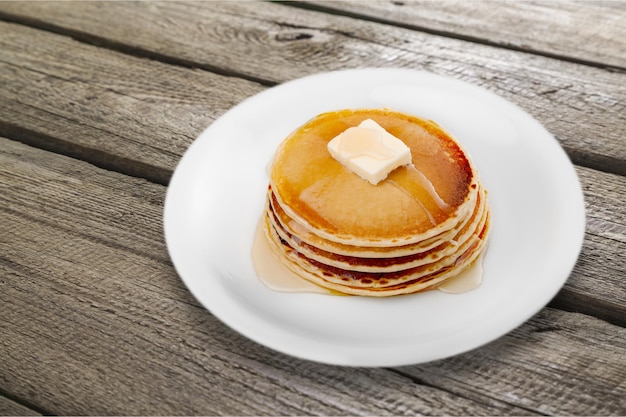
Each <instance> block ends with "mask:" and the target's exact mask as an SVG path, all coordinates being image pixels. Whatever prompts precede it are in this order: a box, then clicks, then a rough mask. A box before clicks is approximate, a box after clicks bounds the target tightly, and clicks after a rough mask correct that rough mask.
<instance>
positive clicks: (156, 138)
mask: <svg viewBox="0 0 626 417" xmlns="http://www.w3.org/2000/svg"><path fill="white" fill-rule="evenodd" d="M0 44H1V46H0V50H1V51H0V74H2V78H1V79H0V80H1V82H2V89H0V131H1V132H2V134H4V135H5V136H11V137H13V138H15V139H18V140H23V141H27V142H29V143H31V144H33V145H36V146H38V147H42V148H44V149H49V150H53V151H56V152H62V153H66V154H69V155H72V156H76V157H79V158H81V159H85V160H89V161H91V162H93V163H95V164H98V165H100V166H103V167H106V168H111V169H115V170H118V171H121V172H126V173H128V174H131V175H136V176H141V177H144V178H149V179H151V180H153V181H157V182H160V183H167V181H168V179H169V177H170V175H171V173H172V170H173V168H174V167H175V166H176V164H177V163H178V160H179V159H180V157H181V156H182V154H183V153H184V151H185V150H186V149H187V147H188V146H189V145H190V144H191V142H192V141H193V139H195V137H196V136H197V135H198V134H200V132H202V130H204V128H206V127H207V126H208V125H209V124H210V123H211V122H212V121H213V120H215V119H216V118H217V117H218V116H220V115H221V114H223V113H224V112H225V111H226V110H227V109H229V108H230V107H232V106H233V105H235V104H237V103H238V102H240V101H241V100H243V99H245V98H246V97H248V96H250V95H253V94H255V93H257V92H260V91H261V90H262V87H261V86H259V85H258V84H255V83H252V82H249V81H245V80H241V79H237V78H232V77H225V76H220V75H216V74H213V73H210V72H206V71H201V70H192V69H187V68H181V67H177V66H172V65H167V64H163V63H160V62H156V61H151V60H147V59H140V58H134V57H130V56H128V55H125V54H122V53H116V52H112V51H109V50H106V49H101V48H96V47H93V46H88V45H84V44H81V43H79V42H76V41H73V40H71V39H70V38H68V37H65V36H57V35H51V36H50V35H49V34H47V33H46V32H41V31H33V30H30V29H26V28H23V27H19V26H17V25H7V24H5V23H0Z"/></svg>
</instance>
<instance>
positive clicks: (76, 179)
mask: <svg viewBox="0 0 626 417" xmlns="http://www.w3.org/2000/svg"><path fill="white" fill-rule="evenodd" d="M580 171H583V172H584V175H582V176H581V179H582V180H583V181H594V182H600V183H601V182H603V181H605V180H603V179H604V178H606V177H607V176H611V174H606V173H602V172H596V171H593V170H589V169H584V168H583V169H581V170H579V172H580ZM611 181H612V180H611ZM609 182H610V181H609ZM0 188H1V189H2V193H0V236H1V237H2V238H0V254H2V255H1V256H0V285H1V287H2V291H0V305H2V306H3V307H2V308H3V320H2V321H0V334H2V335H3V337H2V338H0V357H2V358H5V359H6V360H5V361H4V365H3V366H2V367H0V384H1V385H0V390H3V391H5V392H11V393H13V395H15V396H16V397H20V398H27V399H28V400H29V402H30V403H31V404H36V405H37V406H38V407H40V408H41V409H45V410H49V411H50V412H52V413H59V414H81V415H84V414H175V413H176V414H238V415H241V414H273V415H276V414H307V415H313V414H316V415H317V414H325V415H331V414H332V415H338V414H344V415H345V414H351V415H372V414H411V415H415V414H427V415H440V414H448V415H450V414H456V415H458V414H463V415H476V414H492V415H493V414H496V415H503V414H509V415H510V414H514V415H522V414H542V413H555V414H567V413H572V414H596V413H597V414H604V413H607V414H619V412H620V411H621V410H623V408H622V407H623V403H622V402H621V398H623V395H622V394H623V393H624V382H623V381H624V380H625V379H624V369H626V367H624V365H625V363H624V360H625V356H624V353H625V350H624V340H625V336H626V335H625V333H624V332H625V330H624V329H623V328H620V327H618V326H614V325H611V324H608V323H606V322H603V321H602V320H599V319H596V318H592V317H589V316H585V315H581V314H577V313H568V312H563V311H558V310H553V309H545V310H543V311H542V313H541V314H540V315H538V316H537V317H535V318H533V319H532V320H531V321H530V322H529V323H527V324H525V325H523V326H522V327H520V329H518V330H516V331H515V332H513V333H512V334H510V335H507V336H505V337H504V338H502V339H499V340H498V341H495V342H493V343H491V344H489V345H487V346H485V347H483V348H480V349H477V350H475V351H472V352H469V353H466V354H464V355H460V356H458V357H455V358H452V359H448V360H444V361H438V362H435V363H432V364H427V365H420V366H413V367H403V368H398V369H362V368H356V369H353V368H342V367H333V366H325V365H319V364H315V363H311V362H306V361H301V360H298V359H294V358H291V357H288V356H285V355H282V354H278V353H276V352H273V351H271V350H269V349H266V348H263V347H260V346H258V345H256V344H255V343H253V342H250V341H248V340H246V339H244V338H243V337H241V336H239V335H238V334H236V333H235V332H233V331H230V330H229V329H227V328H226V327H225V326H224V325H222V324H221V322H219V321H218V320H217V319H215V318H214V317H213V316H212V315H211V314H210V313H209V312H207V311H206V310H204V309H203V308H201V307H200V306H199V305H198V303H197V302H196V301H195V300H194V299H193V297H192V296H191V295H190V294H189V292H188V291H187V290H186V289H185V287H184V285H183V284H182V282H181V280H180V279H179V278H178V277H177V276H176V274H175V272H174V269H173V267H172V265H171V263H170V261H169V257H168V255H167V252H166V249H165V244H164V242H163V238H162V230H161V222H162V218H161V216H162V200H163V197H164V193H165V187H163V186H161V185H158V184H153V183H150V182H148V181H146V180H143V179H138V178H132V177H128V176H124V175H121V174H118V173H115V172H110V171H106V170H103V169H100V168H97V167H94V166H93V165H90V164H88V163H86V162H83V161H77V160H74V159H72V158H68V157H64V156H60V155H56V154H52V153H49V152H46V151H43V150H39V149H35V148H31V147H28V146H26V145H23V144H20V143H17V142H14V141H9V140H6V139H2V141H1V142H0ZM618 192H622V191H620V190H618ZM622 195H623V194H622ZM614 198H619V196H615V197H614ZM595 204H596V203H595V202H594V200H593V198H591V199H590V200H589V201H588V210H589V213H590V215H591V216H592V217H594V218H598V219H601V218H602V216H603V214H602V209H601V208H598V209H596V208H594V207H595ZM596 212H599V213H596ZM622 218H623V217H622V216H621V215H620V216H619V217H618V220H619V219H622ZM597 221H598V222H600V220H597ZM619 221H621V220H619ZM623 226H624V223H621V225H619V227H623ZM597 228H598V229H600V232H597V234H598V235H599V236H600V235H602V233H609V234H611V236H613V234H614V233H615V230H613V229H611V230H606V228H605V227H603V226H600V225H597ZM602 231H604V232H602ZM618 236H619V237H618V239H623V234H622V233H621V232H619V233H618ZM607 248H608V245H607ZM615 250H616V251H617V252H613V253H612V254H610V255H608V256H607V257H608V258H613V259H615V262H617V263H618V266H617V267H618V268H622V270H623V268H624V262H623V261H620V260H618V257H619V251H620V249H619V248H617V249H615ZM586 256H587V251H585V252H584V253H583V255H582V257H583V258H584V257H586ZM605 259H606V258H603V259H598V260H597V261H598V262H605ZM619 262H621V263H619ZM578 268H579V272H578V273H575V274H574V275H573V277H572V279H578V278H577V277H578V276H579V275H576V274H580V271H581V270H580V267H578ZM582 271H583V273H582V274H580V277H581V278H584V277H585V274H587V273H588V274H591V275H594V274H595V276H596V279H598V280H600V279H602V280H605V281H610V278H611V277H610V276H609V277H607V276H604V275H600V274H603V273H604V272H603V271H601V272H594V271H597V269H594V268H590V269H589V270H588V271H587V270H586V269H585V268H583V269H582ZM622 276H623V275H622ZM607 278H608V279H607ZM568 285H570V284H568ZM615 285H616V286H615V287H614V290H615V291H616V293H614V294H613V295H614V296H615V297H618V298H617V301H618V302H620V303H623V300H624V297H622V296H621V295H620V293H619V291H623V288H622V286H621V281H620V283H616V284H615ZM590 295H591V296H593V294H590ZM592 345H593V346H592ZM54 364H57V365H54ZM514 370H515V371H514ZM518 370H521V371H520V372H522V373H523V375H522V376H520V375H519V374H518ZM522 381H526V382H523V383H522ZM583 393H588V394H586V395H585V396H584V397H580V398H583V399H584V401H581V402H580V403H577V402H575V401H574V400H573V398H574V397H579V395H581V394H583ZM547 405H549V406H547Z"/></svg>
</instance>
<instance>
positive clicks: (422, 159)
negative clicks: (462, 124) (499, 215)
mask: <svg viewBox="0 0 626 417" xmlns="http://www.w3.org/2000/svg"><path fill="white" fill-rule="evenodd" d="M367 119H371V120H374V121H375V122H376V123H378V124H379V125H380V126H382V127H383V128H384V129H385V130H386V131H387V132H389V133H390V134H392V135H394V136H395V137H396V138H398V139H399V140H400V141H402V142H403V143H404V144H405V145H406V146H407V147H408V150H409V151H410V155H411V163H410V164H405V165H403V166H400V167H398V168H395V169H393V170H392V171H391V172H390V173H389V174H388V176H387V177H386V178H385V179H383V180H382V181H380V182H379V183H377V184H376V185H374V184H373V183H371V182H369V181H367V180H365V179H364V178H362V177H361V176H359V175H357V174H355V172H353V171H351V170H350V169H348V168H347V167H346V166H344V165H343V164H342V163H340V162H339V161H338V160H336V159H334V158H333V157H332V156H331V154H330V153H329V151H328V149H327V145H328V142H329V141H330V140H331V139H333V138H334V137H336V136H337V135H339V134H341V133H342V132H343V131H345V130H346V129H347V128H349V127H352V126H357V125H359V124H360V123H361V122H363V121H364V120H367ZM405 149H406V148H405ZM263 225H264V230H265V234H266V238H267V239H268V242H269V243H270V247H271V248H272V250H273V252H275V253H276V254H277V256H278V257H279V258H280V260H281V262H282V263H283V264H284V265H285V266H286V267H287V268H288V269H289V270H291V271H292V272H293V273H294V274H296V275H297V276H299V277H301V278H304V279H306V280H308V281H310V282H313V283H315V284H317V285H319V286H322V287H324V288H327V289H330V290H333V291H338V292H341V293H345V294H355V295H366V296H376V297H382V296H391V295H399V294H407V293H412V292H417V291H423V290H425V289H429V288H432V287H433V286H436V285H438V284H440V283H442V282H444V281H445V280H447V279H449V278H451V277H453V276H456V275H457V274H458V273H460V272H462V271H463V270H465V269H467V268H468V267H469V266H470V265H471V264H472V263H473V262H474V261H475V260H476V259H477V258H478V256H480V254H481V253H482V251H483V250H484V247H485V245H486V241H487V236H488V231H489V226H490V208H489V204H488V198H487V191H486V190H485V189H484V188H483V187H482V185H481V184H480V181H479V175H478V172H477V171H476V169H475V167H474V165H473V163H472V161H471V159H470V158H469V156H468V154H467V153H466V152H465V151H464V150H463V149H462V148H461V146H460V145H459V144H458V143H457V142H456V141H455V140H454V139H453V138H452V137H451V136H450V135H449V134H447V133H446V132H445V131H444V130H443V129H442V128H441V127H439V126H438V125H437V124H436V123H434V122H432V121H427V120H422V119H420V118H417V117H415V116H410V115H406V114H403V113H399V112H395V111H392V110H388V109H357V110H340V111H336V112H329V113H323V114H321V115H319V116H317V117H315V118H313V119H312V120H310V121H308V122H307V123H305V124H304V125H302V126H301V127H299V128H298V129H296V130H295V131H294V132H293V133H292V134H290V135H289V136H288V137H287V138H286V139H285V140H284V141H283V142H282V143H281V145H280V146H279V148H278V149H277V151H276V154H275V157H274V160H273V162H272V165H271V171H270V184H269V186H268V191H267V202H266V205H265V213H264V218H263Z"/></svg>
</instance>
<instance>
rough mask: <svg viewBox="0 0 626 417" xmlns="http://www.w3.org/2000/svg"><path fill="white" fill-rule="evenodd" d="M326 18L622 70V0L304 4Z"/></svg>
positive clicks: (625, 55)
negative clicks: (331, 15) (350, 18)
mask: <svg viewBox="0 0 626 417" xmlns="http://www.w3.org/2000/svg"><path fill="white" fill-rule="evenodd" d="M307 3H308V4H309V5H310V6H316V8H319V9H320V10H324V11H327V12H331V13H342V14H350V15H352V16H358V17H361V18H366V19H373V20H376V21H380V22H386V23H389V24H392V25H402V26H404V27H408V28H412V29H415V30H423V31H428V32H431V33H439V34H445V35H447V36H453V37H459V38H462V39H471V40H473V41H476V42H483V43H488V44H496V45H500V46H502V47H506V48H515V49H518V50H523V51H528V52H533V53H538V54H544V55H549V56H555V57H558V58H561V59H569V60H573V61H579V62H586V63H589V64H591V65H598V66H615V67H619V68H622V69H626V4H625V3H624V2H623V1H545V0H544V1H515V2H514V1H493V0H487V1H485V0H478V1H477V0H473V1H462V0H453V1H450V0H447V1H428V0H426V1H416V0H409V1H394V0H384V1H379V0H375V1H366V2H354V1H335V0H333V1H317V0H314V1H307Z"/></svg>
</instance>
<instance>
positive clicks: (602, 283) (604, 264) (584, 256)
mask: <svg viewBox="0 0 626 417" xmlns="http://www.w3.org/2000/svg"><path fill="white" fill-rule="evenodd" d="M577 172H578V176H579V178H580V181H581V185H582V188H583V193H584V195H585V203H586V207H587V219H586V234H585V241H584V243H583V249H582V253H581V256H580V257H579V259H578V263H577V264H576V266H575V268H574V273H573V274H572V275H571V277H570V279H569V280H568V282H567V285H565V287H564V288H563V289H562V290H561V292H560V293H559V294H558V295H557V296H556V297H555V299H554V300H553V301H552V304H551V305H553V306H558V307H560V308H565V309H567V310H570V311H582V312H585V313H586V314H591V315H594V316H596V317H600V318H603V319H605V320H608V321H610V322H612V323H617V324H619V325H621V326H626V303H625V302H624V301H623V300H626V286H625V285H624V284H623V280H624V277H626V259H625V258H624V254H625V253H626V204H624V201H626V177H623V176H620V175H614V174H600V173H598V172H596V171H594V170H592V169H586V168H578V169H577ZM591 276H594V277H598V279H591V280H590V279H588V278H589V277H591ZM608 277H614V278H615V281H613V282H612V283H610V284H608V285H607V282H606V281H607V278H608ZM608 280H610V281H611V280H612V279H611V278H608ZM620 281H621V282H622V283H621V284H620ZM590 294H594V296H593V297H594V299H596V300H597V302H592V303H590V302H589V301H588V300H587V298H588V297H589V295H590ZM583 306H584V307H583Z"/></svg>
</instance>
